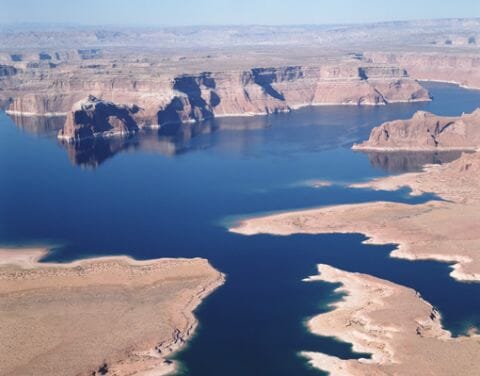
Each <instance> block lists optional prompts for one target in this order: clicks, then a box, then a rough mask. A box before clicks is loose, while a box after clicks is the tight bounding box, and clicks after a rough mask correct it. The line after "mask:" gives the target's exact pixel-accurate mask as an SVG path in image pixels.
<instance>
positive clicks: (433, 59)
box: [365, 52, 480, 89]
mask: <svg viewBox="0 0 480 376" xmlns="http://www.w3.org/2000/svg"><path fill="white" fill-rule="evenodd" d="M365 59H366V60H367V61H370V62H372V63H376V64H398V65H400V66H402V67H405V68H406V69H407V71H408V73H409V75H410V76H411V77H412V78H415V79H417V80H429V81H445V82H452V83H457V84H459V85H460V86H463V87H467V88H477V89H478V88H480V56H479V54H478V52H475V53H468V52H460V53H459V52H456V53H451V52H450V53H448V52H429V53H422V52H395V53H381V52H371V53H366V54H365Z"/></svg>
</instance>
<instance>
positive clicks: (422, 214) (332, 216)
mask: <svg viewBox="0 0 480 376" xmlns="http://www.w3.org/2000/svg"><path fill="white" fill-rule="evenodd" d="M402 186H408V187H410V188H411V189H412V194H421V193H423V192H434V193H436V194H437V195H439V196H440V197H441V198H443V199H445V200H448V201H430V202H427V203H424V204H420V205H408V204H400V203H391V202H373V203H366V204H353V205H339V206H331V207H323V208H318V209H311V210H301V211H296V212H288V213H281V214H274V215H269V216H265V217H258V218H251V219H247V220H244V221H242V222H241V223H239V224H238V225H236V226H235V227H233V228H231V231H234V232H238V233H241V234H245V235H252V234H257V233H270V234H277V235H290V234H294V233H309V234H320V233H353V232H358V233H363V234H365V235H366V236H368V237H369V240H368V242H369V243H375V244H387V243H397V244H398V247H397V249H395V250H394V251H393V252H392V253H391V255H392V256H394V257H401V258H406V259H411V260H416V259H435V260H439V261H446V262H452V263H453V266H452V267H453V270H452V273H451V276H452V277H454V278H456V279H458V280H464V281H467V280H468V281H478V280H480V232H479V231H478V229H479V228H480V153H479V152H477V153H472V154H463V155H462V156H461V157H460V158H459V159H458V160H455V161H453V162H451V163H448V164H445V165H441V166H429V167H427V168H426V169H425V171H423V172H419V173H409V174H404V175H398V176H392V177H387V178H382V179H378V180H374V181H372V182H368V183H364V184H356V185H354V187H357V188H373V189H383V190H394V189H398V188H399V187H402Z"/></svg>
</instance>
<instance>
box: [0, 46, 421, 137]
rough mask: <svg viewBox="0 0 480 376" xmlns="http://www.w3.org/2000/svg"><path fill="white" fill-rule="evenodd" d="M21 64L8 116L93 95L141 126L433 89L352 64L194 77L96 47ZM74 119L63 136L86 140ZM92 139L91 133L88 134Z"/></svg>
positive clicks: (9, 79)
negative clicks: (126, 110)
mask: <svg viewBox="0 0 480 376" xmlns="http://www.w3.org/2000/svg"><path fill="white" fill-rule="evenodd" d="M47 55H48V56H47ZM6 58H8V59H11V56H10V55H8V56H7V57H6ZM32 59H33V60H32ZM17 60H19V61H17V62H11V61H10V62H11V63H12V67H13V65H14V63H15V64H16V65H17V66H18V69H17V68H16V67H14V69H16V72H15V74H13V71H11V70H10V69H7V70H6V71H5V72H9V73H8V74H9V75H8V76H6V75H4V76H1V77H0V89H1V90H0V104H2V106H3V107H6V110H7V112H8V113H10V114H12V115H20V116H25V115H28V116H31V115H42V116H54V115H67V114H68V113H71V112H72V111H73V112H76V111H78V108H73V107H74V104H76V103H78V102H79V101H81V100H84V98H87V97H88V96H89V95H91V96H94V97H96V98H100V99H101V101H103V102H109V103H110V104H112V105H115V106H119V107H122V106H127V107H131V106H133V105H136V106H137V107H138V108H141V111H138V112H137V113H135V114H134V116H133V118H134V121H135V123H136V125H137V127H161V126H163V125H165V124H169V123H187V122H195V121H202V120H206V119H210V118H213V117H219V116H244V115H266V114H272V113H277V112H285V111H290V110H292V109H296V108H299V107H302V106H309V105H338V104H350V105H382V104H386V103H390V102H403V101H417V100H429V99H430V98H429V94H428V92H427V90H425V89H424V88H423V87H422V86H421V85H420V84H419V83H418V82H416V81H414V80H412V79H410V78H409V77H408V75H407V73H406V71H405V70H404V69H402V68H399V67H397V66H393V65H385V64H384V65H380V64H369V63H364V62H362V61H360V60H351V59H350V60H349V59H343V60H342V59H339V60H333V61H326V62H324V63H323V64H319V65H306V66H300V65H286V66H280V67H254V68H250V69H232V68H230V69H225V70H223V71H216V72H210V71H201V72H199V73H198V72H197V73H190V74H178V73H175V72H171V71H162V70H161V69H160V68H159V69H158V70H157V69H155V67H161V65H160V64H159V63H158V62H156V61H153V62H152V61H148V60H145V61H143V60H138V61H133V62H132V61H130V62H128V63H127V62H120V61H119V60H109V59H106V58H102V52H101V51H96V50H85V51H83V50H82V51H81V52H79V51H74V52H71V51H67V52H55V51H54V52H51V51H49V52H48V53H47V52H39V53H36V54H33V53H31V54H27V53H25V54H22V55H21V56H19V57H17ZM85 60H88V62H87V63H86V62H85ZM31 63H32V64H34V65H31ZM29 64H30V65H29ZM12 74H13V75H12ZM72 108H73V110H72ZM93 108H96V106H93ZM92 111H95V110H92ZM92 116H93V115H92ZM74 118H75V116H74V115H69V120H68V121H67V124H66V129H65V130H64V132H63V135H62V137H65V138H69V137H71V138H72V139H76V138H78V137H80V138H82V137H83V133H82V132H80V133H78V132H77V134H75V132H72V128H71V124H76V121H75V119H74ZM112 121H113V120H112ZM113 122H114V121H113ZM90 128H92V127H90ZM101 132H106V134H110V133H111V130H110V129H106V130H105V131H104V130H103V127H102V126H100V127H99V128H98V129H93V128H92V133H93V134H99V133H101ZM114 133H117V132H114ZM118 133H121V132H118ZM85 135H86V136H87V137H90V136H91V134H90V133H89V132H87V133H85Z"/></svg>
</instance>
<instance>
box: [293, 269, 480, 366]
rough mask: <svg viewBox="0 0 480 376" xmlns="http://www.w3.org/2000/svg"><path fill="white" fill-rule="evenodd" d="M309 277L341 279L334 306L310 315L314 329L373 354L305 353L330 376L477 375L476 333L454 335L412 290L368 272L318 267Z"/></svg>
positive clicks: (478, 344)
mask: <svg viewBox="0 0 480 376" xmlns="http://www.w3.org/2000/svg"><path fill="white" fill-rule="evenodd" d="M318 270H319V273H320V274H319V275H316V276H313V277H310V278H308V279H307V281H326V282H334V283H341V284H342V286H341V287H340V288H338V290H339V291H341V292H344V293H346V295H345V296H344V298H343V299H342V300H341V301H339V302H337V303H334V304H333V306H332V307H333V308H334V309H333V310H332V311H330V312H327V313H323V314H320V315H318V316H315V317H313V318H312V319H311V320H310V321H309V322H308V326H309V328H310V330H311V331H312V332H314V333H316V334H319V335H324V336H334V337H336V338H338V339H340V340H343V341H346V342H351V343H352V344H353V345H354V350H356V351H358V352H368V353H371V354H372V357H371V359H359V360H342V359H340V358H337V357H334V356H329V355H325V354H321V353H315V352H303V353H302V355H304V356H305V357H307V358H308V359H309V361H310V363H311V364H312V365H313V366H314V367H317V368H320V369H322V370H325V371H328V372H330V373H331V374H332V375H477V374H479V373H480V357H479V356H478V355H479V354H480V336H479V335H476V334H472V335H471V336H465V337H457V338H452V336H451V334H450V332H448V331H446V330H445V329H443V328H442V326H441V324H440V315H439V313H438V312H437V311H436V310H435V309H434V308H433V307H432V306H431V304H429V303H428V302H426V301H425V300H423V299H422V298H421V297H420V296H419V295H418V293H416V292H415V291H414V290H412V289H410V288H407V287H404V286H400V285H397V284H394V283H391V282H388V281H385V280H382V279H379V278H375V277H372V276H369V275H366V274H359V273H350V272H345V271H342V270H339V269H336V268H333V267H331V266H328V265H319V266H318Z"/></svg>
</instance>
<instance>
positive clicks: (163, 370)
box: [0, 248, 224, 375]
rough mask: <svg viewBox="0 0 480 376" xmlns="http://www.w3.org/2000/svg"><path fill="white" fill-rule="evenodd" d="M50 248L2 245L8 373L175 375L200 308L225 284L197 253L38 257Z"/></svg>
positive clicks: (4, 367) (3, 368) (3, 360)
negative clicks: (62, 259)
mask: <svg viewBox="0 0 480 376" xmlns="http://www.w3.org/2000/svg"><path fill="white" fill-rule="evenodd" d="M46 253H47V251H46V250H44V249H38V248H34V249H2V250H0V307H1V308H0V319H1V325H0V338H1V341H0V343H1V344H0V373H1V374H2V375H72V374H75V375H104V374H107V373H108V374H114V375H140V374H142V375H153V374H155V375H163V374H167V373H171V372H172V371H174V370H175V367H176V366H177V365H176V364H175V363H174V362H173V361H171V360H169V359H168V356H169V355H171V354H172V353H173V352H174V351H175V350H177V349H179V348H180V347H181V346H183V345H184V343H185V342H186V341H187V340H188V338H189V337H190V336H191V335H192V334H193V332H194V330H195V327H196V324H197V321H196V319H195V317H194V315H193V311H194V309H195V308H196V307H197V306H198V305H199V304H200V302H201V301H202V299H203V298H205V297H206V296H207V295H209V294H210V293H211V292H212V291H213V290H214V289H215V288H217V287H218V286H220V285H221V284H222V283H223V282H224V276H223V274H221V273H219V272H217V271H216V270H215V269H213V268H212V267H211V266H210V265H209V263H208V262H207V261H206V260H205V259H199V258H196V259H157V260H148V261H136V260H133V259H131V258H128V257H103V258H94V259H85V260H79V261H75V262H71V263H66V264H53V263H39V262H38V260H39V259H40V258H41V257H43V256H44V255H45V254H46ZM40 359H41V361H40Z"/></svg>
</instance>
